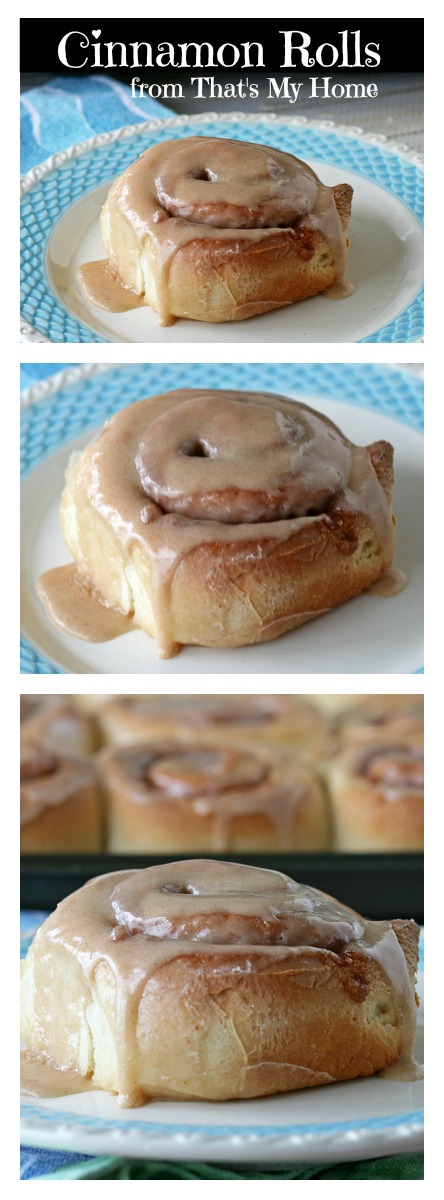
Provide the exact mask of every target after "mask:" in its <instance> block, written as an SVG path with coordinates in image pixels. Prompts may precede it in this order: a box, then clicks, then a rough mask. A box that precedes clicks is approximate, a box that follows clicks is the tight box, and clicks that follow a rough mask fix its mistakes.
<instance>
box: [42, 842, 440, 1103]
mask: <svg viewBox="0 0 444 1200" xmlns="http://www.w3.org/2000/svg"><path fill="white" fill-rule="evenodd" d="M418 933H419V931H418V927H417V926H416V925H415V923H414V922H413V921H401V920H399V921H398V920H395V921H379V922H372V921H367V920H365V918H363V917H360V916H358V914H357V913H355V912H352V910H351V909H348V908H345V907H344V906H343V905H341V904H340V903H338V902H337V901H335V900H332V899H331V898H330V897H328V896H326V895H324V893H322V892H318V891H316V890H315V889H313V888H310V887H303V886H301V885H300V884H298V883H294V882H293V880H291V879H289V878H288V877H287V876H285V875H281V874H280V873H279V872H277V871H264V870H259V869H258V868H255V867H243V866H240V865H233V864H229V863H219V862H214V861H213V862H205V861H199V860H193V861H192V862H177V863H172V864H170V865H169V866H161V867H149V868H148V869H147V870H144V871H119V872H117V873H114V874H111V875H102V876H101V877H100V878H98V879H93V880H91V882H90V883H88V884H87V885H86V886H85V887H83V888H81V889H80V891H78V892H74V894H73V895H71V896H69V897H68V898H67V899H66V900H63V901H62V903H61V904H59V906H58V908H57V911H56V912H55V913H54V914H53V915H52V916H51V917H49V919H48V920H47V921H45V924H44V925H43V926H42V927H41V929H40V930H39V932H38V933H37V935H36V937H35V938H34V941H33V944H32V946H31V948H30V950H29V952H28V955H27V958H26V959H25V961H24V964H23V990H22V1027H23V1034H24V1037H25V1039H26V1041H27V1043H28V1046H29V1047H30V1049H31V1051H33V1052H34V1053H35V1054H36V1055H38V1056H39V1058H40V1061H41V1060H42V1059H43V1060H45V1058H46V1059H49V1060H51V1061H52V1062H53V1063H54V1064H58V1065H59V1066H60V1067H61V1068H62V1069H63V1070H64V1071H66V1070H69V1069H70V1068H71V1069H72V1068H75V1069H76V1070H77V1071H78V1072H80V1074H81V1075H82V1076H83V1077H89V1078H90V1079H92V1082H93V1083H94V1084H95V1086H96V1087H98V1088H102V1089H105V1090H106V1091H110V1092H115V1093H117V1095H118V1102H119V1103H120V1104H122V1105H124V1106H126V1107H131V1106H134V1105H140V1104H143V1103H144V1102H145V1101H146V1100H147V1099H149V1098H151V1097H169V1098H173V1099H174V1098H180V1097H182V1098H187V1097H188V1098H190V1097H194V1098H196V1099H204V1100H235V1099H241V1098H248V1097H251V1096H262V1095H270V1094H273V1093H275V1092H287V1091H293V1090H296V1089H299V1088H306V1087H316V1086H318V1085H323V1084H327V1083H333V1082H335V1081H338V1080H345V1079H353V1078H356V1077H358V1076H360V1075H363V1076H366V1075H367V1076H368V1075H373V1074H374V1073H375V1072H376V1071H381V1070H383V1069H384V1068H386V1069H388V1070H390V1068H391V1069H392V1071H393V1072H396V1074H397V1077H398V1078H399V1077H400V1076H403V1077H404V1078H406V1077H407V1078H410V1079H412V1078H414V1077H415V1068H414V1065H413V1063H412V1052H413V1045H414V1039H415V1025H416V1005H415V983H414V980H415V969H416V962H417V943H418ZM62 979H63V988H61V986H60V981H61V980H62Z"/></svg>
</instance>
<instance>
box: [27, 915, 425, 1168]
mask: <svg viewBox="0 0 444 1200" xmlns="http://www.w3.org/2000/svg"><path fill="white" fill-rule="evenodd" d="M34 915H35V917H36V921H35V925H34V926H33V929H32V930H31V929H29V930H27V931H26V933H25V935H24V937H23V943H22V955H24V954H25V953H26V950H27V948H28V945H29V942H30V941H31V940H32V936H33V935H34V933H35V932H36V929H37V927H38V924H40V921H39V920H38V919H37V918H38V916H39V914H32V916H33V917H34ZM43 915H44V914H41V916H42V917H43ZM422 951H423V941H422V934H421V939H420V965H419V971H418V994H419V996H420V999H421V1007H420V1009H419V1011H418V1036H417V1041H416V1046H415V1055H416V1059H417V1061H418V1062H421V1063H422V1062H423V1053H424V1047H423V1041H424V1026H423V1020H424V1018H423V1006H422V997H423V990H424V988H423V983H424V977H423V960H422ZM422 1106H423V1084H422V1082H417V1083H413V1084H412V1083H400V1082H395V1081H393V1080H389V1079H381V1078H380V1077H379V1076H378V1075H375V1076H374V1077H373V1078H371V1079H354V1080H352V1081H350V1082H349V1083H336V1084H335V1085H334V1086H329V1087H320V1088H309V1089H308V1090H307V1091H302V1092H293V1093H289V1094H287V1095H283V1096H271V1097H265V1098H263V1099H261V1100H238V1101H236V1102H235V1103H224V1104H215V1103H214V1104H203V1103H196V1102H193V1101H187V1102H185V1103H183V1102H180V1101H176V1102H175V1103H171V1102H169V1101H162V1102H159V1101H157V1102H156V1101H152V1102H151V1103H150V1104H147V1105H145V1107H144V1108H137V1109H119V1108H117V1105H116V1101H115V1098H114V1097H113V1096H109V1095H108V1094H107V1093H105V1092H86V1093H84V1094H83V1095H77V1096H66V1097H64V1098H63V1099H60V1100H32V1101H30V1102H28V1101H24V1102H23V1104H22V1111H21V1142H22V1144H23V1145H26V1146H41V1147H45V1148H46V1149H54V1150H56V1149H58V1150H67V1151H72V1152H76V1153H79V1154H92V1155H97V1154H109V1155H113V1156H116V1157H119V1158H120V1157H127V1158H154V1159H159V1160H164V1161H165V1160H169V1161H173V1162H174V1161H177V1160H179V1161H182V1160H184V1159H187V1160H192V1161H194V1162H232V1163H235V1162H236V1163H241V1162H256V1163H257V1162H262V1163H264V1164H265V1163H267V1165H268V1167H269V1168H270V1166H272V1164H273V1163H283V1162H286V1163H290V1162H295V1161H301V1162H322V1161H335V1160H342V1161H344V1162H345V1161H347V1160H350V1161H352V1160H354V1159H361V1158H380V1157H382V1156H383V1155H387V1154H401V1153H407V1152H408V1151H410V1152H412V1151H414V1150H421V1149H422V1145H423V1136H424V1113H423V1107H422Z"/></svg>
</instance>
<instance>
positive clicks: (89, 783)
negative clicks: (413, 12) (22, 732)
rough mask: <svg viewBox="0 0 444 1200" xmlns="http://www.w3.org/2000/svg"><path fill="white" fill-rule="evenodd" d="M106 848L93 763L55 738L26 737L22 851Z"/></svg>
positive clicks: (22, 765) (22, 754)
mask: <svg viewBox="0 0 444 1200" xmlns="http://www.w3.org/2000/svg"><path fill="white" fill-rule="evenodd" d="M101 846H102V816H101V805H100V798H99V792H98V786H97V777H96V772H95V769H94V767H93V765H92V761H91V760H90V759H87V758H83V757H80V755H74V753H73V752H71V753H69V752H68V751H65V750H64V749H60V748H59V749H57V747H56V745H55V743H54V742H51V741H48V742H45V741H44V740H39V741H37V740H35V739H34V738H32V737H30V736H26V737H23V738H22V744H21V751H20V849H21V851H22V853H23V854H46V853H57V852H58V853H62V854H63V853H65V854H69V853H71V852H75V851H79V852H87V851H93V850H100V849H101Z"/></svg>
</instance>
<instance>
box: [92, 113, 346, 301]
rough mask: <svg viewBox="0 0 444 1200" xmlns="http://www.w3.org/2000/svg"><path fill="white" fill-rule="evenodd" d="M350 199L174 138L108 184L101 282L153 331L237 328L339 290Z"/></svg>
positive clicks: (272, 164) (288, 167) (233, 149)
mask: <svg viewBox="0 0 444 1200" xmlns="http://www.w3.org/2000/svg"><path fill="white" fill-rule="evenodd" d="M352 196H353V189H352V188H351V187H350V186H349V185H348V184H340V185H338V186H337V187H334V188H328V187H325V186H324V185H323V184H322V183H320V181H319V179H318V178H317V176H316V175H315V174H314V172H313V171H312V170H311V169H310V167H308V165H307V164H306V163H303V162H301V161H300V160H299V159H297V158H294V157H293V155H291V154H287V153H284V152H283V151H281V150H275V149H273V147H270V146H263V145H256V144H254V143H252V142H239V141H233V140H231V139H230V138H206V137H193V138H182V139H180V140H178V141H172V142H162V143H161V144H159V145H157V146H153V147H151V149H149V150H146V151H145V153H144V154H142V155H141V156H140V158H138V159H137V161H136V162H135V163H133V164H132V166H130V167H128V168H127V170H126V171H124V173H123V175H121V176H120V177H119V178H118V179H117V180H116V181H115V182H114V183H113V185H112V187H111V189H110V192H109V194H108V198H107V200H106V203H105V205H104V207H103V209H102V215H101V222H100V225H101V233H102V240H103V244H104V247H105V250H106V252H107V255H108V258H109V262H110V267H111V270H112V271H113V272H114V273H115V275H117V276H118V278H119V279H120V280H121V281H122V283H123V284H124V286H125V287H126V288H128V289H130V290H131V291H132V292H134V293H136V294H137V295H138V296H141V297H142V298H143V301H144V303H145V304H148V305H150V306H151V308H153V309H155V311H156V312H158V314H159V319H160V324H162V325H169V324H171V322H172V321H173V320H175V318H177V317H188V318H191V319H193V320H197V321H210V322H211V321H213V322H214V321H216V322H219V321H243V320H245V318H247V317H251V316H256V315H258V314H260V313H263V312H268V311H269V310H270V309H273V308H280V307H282V305H286V304H293V303H294V302H295V301H297V300H304V299H306V298H307V297H308V296H314V295H316V293H318V292H324V291H326V290H327V289H328V288H330V287H331V286H332V285H333V284H339V285H342V287H343V279H344V271H345V259H346V249H347V245H348V241H347V230H348V223H349V219H350V212H351V201H352ZM344 292H345V289H344Z"/></svg>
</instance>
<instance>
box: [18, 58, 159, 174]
mask: <svg viewBox="0 0 444 1200" xmlns="http://www.w3.org/2000/svg"><path fill="white" fill-rule="evenodd" d="M20 105H21V113H20V144H21V168H22V171H23V172H26V171H29V170H30V169H31V167H35V166H36V165H37V163H41V162H43V161H44V160H45V158H49V156H50V155H51V154H55V153H56V151H57V150H66V147H67V146H72V145H74V143H75V142H84V141H86V140H87V139H88V138H91V137H94V134H95V133H106V132H108V131H109V130H111V129H118V128H119V127H120V126H121V125H137V124H140V123H141V122H143V121H148V120H149V119H150V117H169V116H171V115H172V113H171V111H170V109H168V108H167V107H166V105H165V104H159V102H158V100H152V99H151V97H143V99H141V100H132V99H131V89H130V88H129V86H128V84H127V83H125V84H123V83H119V82H118V80H116V79H110V78H109V77H107V76H102V75H93V76H89V77H86V76H82V77H81V78H78V77H76V78H73V77H72V76H66V75H63V76H61V77H60V78H56V79H52V80H51V82H50V83H45V84H43V85H42V86H41V87H36V88H31V89H30V90H29V91H27V92H24V93H23V95H22V96H21V100H20Z"/></svg>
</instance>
